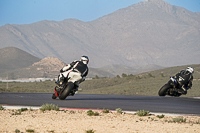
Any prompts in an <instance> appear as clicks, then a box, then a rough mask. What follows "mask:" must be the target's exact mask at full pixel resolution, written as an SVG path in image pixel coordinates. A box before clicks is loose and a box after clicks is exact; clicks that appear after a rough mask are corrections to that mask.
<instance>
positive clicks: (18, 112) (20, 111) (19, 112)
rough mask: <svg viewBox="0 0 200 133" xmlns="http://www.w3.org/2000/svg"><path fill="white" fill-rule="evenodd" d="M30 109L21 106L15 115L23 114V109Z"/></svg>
mask: <svg viewBox="0 0 200 133" xmlns="http://www.w3.org/2000/svg"><path fill="white" fill-rule="evenodd" d="M27 110H28V109H27V108H21V109H18V110H17V111H15V114H14V115H21V113H22V112H23V111H27Z"/></svg>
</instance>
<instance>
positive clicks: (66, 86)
mask: <svg viewBox="0 0 200 133" xmlns="http://www.w3.org/2000/svg"><path fill="white" fill-rule="evenodd" d="M55 83H56V86H55V88H54V91H55V93H54V94H53V95H52V99H56V98H57V97H58V98H59V99H60V100H65V98H66V97H67V96H74V94H75V92H76V91H77V85H76V82H75V83H72V82H68V79H67V78H63V79H61V81H59V82H58V81H57V82H55Z"/></svg>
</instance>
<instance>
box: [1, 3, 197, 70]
mask: <svg viewBox="0 0 200 133" xmlns="http://www.w3.org/2000/svg"><path fill="white" fill-rule="evenodd" d="M199 42H200V13H194V12H191V11H188V10H187V9H185V8H182V7H177V6H173V5H170V4H169V3H167V2H164V1H163V0H148V1H145V2H140V3H138V4H134V5H131V6H129V7H127V8H123V9H120V10H117V11H115V12H113V13H111V14H109V15H106V16H103V17H101V18H99V19H96V20H94V21H90V22H82V21H79V20H75V19H66V20H64V21H60V22H56V21H41V22H37V23H33V24H27V25H5V26H2V27H0V44H1V45H0V48H4V47H7V46H16V47H17V48H20V49H22V50H24V51H26V52H28V53H30V54H32V55H34V56H37V57H39V58H45V57H56V58H58V59H60V60H63V61H64V62H70V61H72V60H77V59H79V58H80V56H81V55H88V56H89V57H90V64H89V65H90V66H91V67H96V68H99V67H103V66H106V65H113V64H117V65H123V66H139V67H140V66H144V65H151V64H155V65H159V66H164V67H168V66H180V65H186V64H199V63H200V60H199V57H200V52H199V51H200V43H199Z"/></svg>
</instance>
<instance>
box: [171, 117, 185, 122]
mask: <svg viewBox="0 0 200 133" xmlns="http://www.w3.org/2000/svg"><path fill="white" fill-rule="evenodd" d="M173 122H186V118H185V119H184V118H183V117H176V118H173Z"/></svg>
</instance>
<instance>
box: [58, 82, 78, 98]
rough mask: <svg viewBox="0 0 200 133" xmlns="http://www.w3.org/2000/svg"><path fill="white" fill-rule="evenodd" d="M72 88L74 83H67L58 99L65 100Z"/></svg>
mask: <svg viewBox="0 0 200 133" xmlns="http://www.w3.org/2000/svg"><path fill="white" fill-rule="evenodd" d="M73 87H74V83H72V82H69V83H68V85H67V87H66V88H65V89H64V90H63V92H62V93H61V94H60V96H59V99H60V100H65V98H66V97H67V96H68V95H69V93H70V92H71V90H72V88H73Z"/></svg>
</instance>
